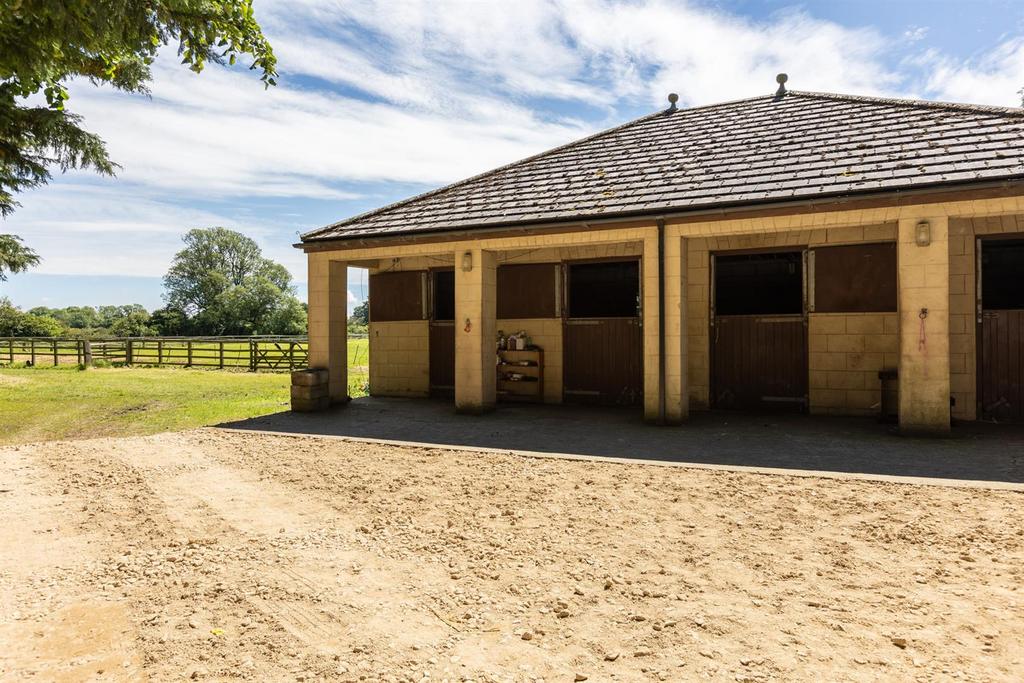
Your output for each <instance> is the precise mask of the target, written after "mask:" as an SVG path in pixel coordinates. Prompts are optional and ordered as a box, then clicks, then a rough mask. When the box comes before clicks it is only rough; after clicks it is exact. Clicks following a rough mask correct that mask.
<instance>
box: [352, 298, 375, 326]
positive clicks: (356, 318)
mask: <svg viewBox="0 0 1024 683" xmlns="http://www.w3.org/2000/svg"><path fill="white" fill-rule="evenodd" d="M348 321H349V322H350V323H355V324H357V325H369V324H370V300H369V299H367V300H366V301H364V302H363V303H361V304H359V305H358V306H356V307H355V308H353V309H352V315H351V316H350V317H349V319H348Z"/></svg>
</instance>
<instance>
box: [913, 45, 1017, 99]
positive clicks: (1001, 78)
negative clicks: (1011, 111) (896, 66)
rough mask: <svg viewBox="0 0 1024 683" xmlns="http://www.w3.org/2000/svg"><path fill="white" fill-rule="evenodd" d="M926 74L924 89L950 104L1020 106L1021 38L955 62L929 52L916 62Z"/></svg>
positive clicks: (949, 58) (936, 53)
mask: <svg viewBox="0 0 1024 683" xmlns="http://www.w3.org/2000/svg"><path fill="white" fill-rule="evenodd" d="M919 63H921V64H922V65H923V66H925V67H926V68H927V69H928V70H929V71H930V75H929V77H928V80H927V86H926V87H927V89H928V91H929V92H930V93H934V94H935V96H936V97H938V98H939V99H943V100H949V101H954V102H971V103H975V104H994V105H1000V106H1011V107H1012V106H1020V104H1021V102H1020V96H1019V95H1018V94H1017V92H1018V91H1019V90H1020V89H1021V88H1022V87H1024V37H1016V38H1010V39H1008V40H1005V41H1003V42H1002V43H1000V44H998V45H997V46H995V48H993V49H992V50H991V51H989V52H986V53H983V54H981V55H978V56H977V57H974V58H971V59H966V60H956V59H953V58H952V57H949V56H946V55H943V54H941V53H938V52H936V51H929V52H927V53H925V55H923V56H922V58H921V59H920V60H919Z"/></svg>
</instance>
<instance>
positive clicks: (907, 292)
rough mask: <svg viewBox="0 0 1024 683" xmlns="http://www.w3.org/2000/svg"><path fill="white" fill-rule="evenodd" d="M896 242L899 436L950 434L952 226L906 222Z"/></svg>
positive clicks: (931, 219) (935, 219)
mask: <svg viewBox="0 0 1024 683" xmlns="http://www.w3.org/2000/svg"><path fill="white" fill-rule="evenodd" d="M922 221H927V223H928V228H927V232H928V233H929V234H928V236H927V241H928V242H929V243H928V244H927V246H922V245H919V244H918V241H919V238H920V237H921V236H920V235H919V228H918V224H919V223H921V222H922ZM897 242H898V245H897V249H898V254H897V258H898V262H899V316H900V367H899V392H900V401H899V403H900V408H899V409H900V430H901V431H904V432H909V433H944V432H948V431H949V396H950V384H949V220H948V218H947V217H946V216H918V217H912V218H910V217H908V218H902V219H900V222H899V234H898V236H897ZM923 309H927V313H923ZM922 316H923V317H922Z"/></svg>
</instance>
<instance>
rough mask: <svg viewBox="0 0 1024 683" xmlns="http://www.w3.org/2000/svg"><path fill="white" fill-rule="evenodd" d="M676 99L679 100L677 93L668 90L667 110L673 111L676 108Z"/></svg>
mask: <svg viewBox="0 0 1024 683" xmlns="http://www.w3.org/2000/svg"><path fill="white" fill-rule="evenodd" d="M678 101H679V95H677V94H675V93H674V92H670V93H669V94H668V110H669V111H675V110H676V102H678Z"/></svg>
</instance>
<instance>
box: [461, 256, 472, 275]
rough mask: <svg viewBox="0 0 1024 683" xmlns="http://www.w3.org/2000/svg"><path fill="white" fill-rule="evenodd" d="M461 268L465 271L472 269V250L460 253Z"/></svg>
mask: <svg viewBox="0 0 1024 683" xmlns="http://www.w3.org/2000/svg"><path fill="white" fill-rule="evenodd" d="M462 270H463V272H466V273H468V272H469V271H471V270H473V252H471V251H467V252H466V253H464V254H463V255H462Z"/></svg>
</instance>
